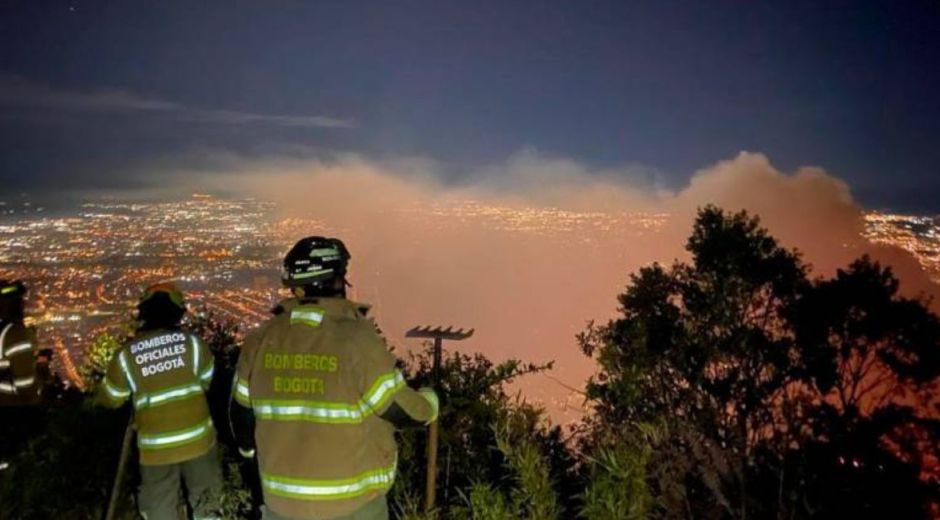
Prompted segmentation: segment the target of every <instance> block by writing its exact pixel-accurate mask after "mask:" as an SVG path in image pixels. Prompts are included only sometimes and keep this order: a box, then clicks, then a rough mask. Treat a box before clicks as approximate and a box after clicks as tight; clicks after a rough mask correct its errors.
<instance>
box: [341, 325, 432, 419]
mask: <svg viewBox="0 0 940 520" xmlns="http://www.w3.org/2000/svg"><path fill="white" fill-rule="evenodd" d="M370 332H371V334H364V335H363V337H361V338H360V341H359V342H358V343H359V344H360V345H361V354H362V362H363V365H362V379H361V383H360V384H361V388H362V402H363V403H364V404H365V405H366V406H367V407H368V408H369V409H370V410H372V411H373V412H374V413H375V414H376V415H378V416H379V417H381V418H382V419H384V420H386V421H388V422H390V423H392V424H393V425H394V426H396V427H399V428H402V427H407V426H420V425H422V424H430V423H432V422H434V421H435V420H437V414H438V408H439V404H438V398H437V395H436V394H435V393H434V391H433V390H431V389H429V388H422V389H421V390H414V389H412V388H411V387H409V386H408V385H407V384H406V383H405V378H404V377H403V376H402V373H401V371H400V370H398V368H397V367H396V366H395V356H393V355H392V353H391V352H389V351H388V349H387V348H386V347H385V343H384V342H383V341H382V340H381V338H379V337H378V335H377V334H375V333H374V332H372V331H370Z"/></svg>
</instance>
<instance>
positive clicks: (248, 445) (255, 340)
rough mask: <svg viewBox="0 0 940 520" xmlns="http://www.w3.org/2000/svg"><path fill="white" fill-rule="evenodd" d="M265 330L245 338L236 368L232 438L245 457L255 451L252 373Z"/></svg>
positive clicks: (233, 386) (230, 412)
mask: <svg viewBox="0 0 940 520" xmlns="http://www.w3.org/2000/svg"><path fill="white" fill-rule="evenodd" d="M263 329H264V327H262V328H261V329H258V330H256V331H255V332H253V333H251V334H249V335H248V337H246V338H245V342H244V344H243V345H242V349H241V353H240V354H239V356H238V365H237V366H236V368H235V381H234V382H233V383H232V396H231V403H230V405H229V418H230V421H231V424H230V426H231V428H232V437H233V438H234V439H235V443H236V444H237V445H238V449H239V451H240V452H241V454H242V455H244V456H250V455H252V454H253V453H254V449H255V414H254V410H252V406H251V385H250V383H251V371H252V365H253V364H254V358H255V354H256V352H257V349H258V347H259V345H260V343H261V341H260V339H261V335H262V334H263Z"/></svg>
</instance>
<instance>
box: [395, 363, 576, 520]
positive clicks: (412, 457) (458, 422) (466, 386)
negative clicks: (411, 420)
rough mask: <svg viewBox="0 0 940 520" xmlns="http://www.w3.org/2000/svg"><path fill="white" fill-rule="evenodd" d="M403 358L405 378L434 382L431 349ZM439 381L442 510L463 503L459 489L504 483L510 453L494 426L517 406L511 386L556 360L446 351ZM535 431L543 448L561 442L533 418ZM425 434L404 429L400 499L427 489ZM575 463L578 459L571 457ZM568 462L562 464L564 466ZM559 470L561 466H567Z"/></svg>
mask: <svg viewBox="0 0 940 520" xmlns="http://www.w3.org/2000/svg"><path fill="white" fill-rule="evenodd" d="M406 361H407V362H405V363H403V369H404V371H405V373H406V377H407V379H408V380H409V381H411V382H412V384H413V385H414V386H432V383H433V377H432V374H431V364H432V355H431V350H430V349H427V350H424V351H422V352H420V353H418V354H417V355H411V356H409V357H408V358H407V360H406ZM441 365H442V366H441V371H440V374H439V383H438V385H436V387H437V388H438V393H439V394H440V397H441V411H440V416H439V420H440V424H441V425H442V428H441V432H440V441H439V452H438V453H439V457H440V458H439V468H440V475H439V477H438V480H437V482H438V496H437V503H438V504H439V505H440V509H441V511H440V512H439V514H440V515H441V516H443V517H445V518H447V517H448V510H449V508H450V507H451V506H453V505H459V504H460V503H461V500H460V495H459V493H460V492H467V491H468V490H469V489H470V488H471V486H473V484H474V483H476V482H499V481H501V480H502V477H503V475H504V473H505V460H504V459H505V457H504V455H503V453H501V452H500V451H499V450H498V449H496V445H497V438H496V434H495V431H494V430H493V425H494V424H497V423H498V422H499V420H500V418H501V416H502V415H503V414H504V413H505V410H507V409H508V408H510V407H511V406H512V398H511V397H510V396H509V394H508V393H507V390H506V385H507V384H508V383H510V382H512V381H514V380H515V379H517V378H519V377H523V376H526V375H530V374H534V373H538V372H541V371H544V370H548V369H549V368H550V367H551V365H550V364H546V365H537V364H531V363H523V362H521V361H518V360H507V361H504V362H502V363H494V362H492V361H491V360H489V359H487V358H486V357H484V356H482V355H481V354H474V355H472V356H471V355H466V354H461V353H459V352H455V353H445V355H444V356H443V359H442V363H441ZM531 421H532V423H531V426H532V427H531V429H530V431H531V432H532V435H533V436H534V437H535V438H536V442H538V443H540V445H542V446H544V447H548V446H549V445H552V444H553V443H554V444H556V445H557V444H559V443H560V441H559V440H558V439H559V436H558V432H554V433H553V432H552V431H551V430H547V429H546V430H537V429H536V428H535V422H537V420H536V419H535V418H533V419H531ZM425 452H426V434H425V430H423V429H412V430H405V431H402V432H400V433H399V475H400V478H398V479H397V482H396V485H395V488H394V489H393V492H392V495H393V497H394V498H395V500H397V501H398V502H399V503H403V502H404V501H406V500H407V498H405V497H408V496H421V495H423V493H424V482H425V478H426V477H425V470H426V460H427V459H426V457H425ZM568 464H569V465H573V464H574V462H573V460H571V461H568ZM562 465H564V463H559V464H558V466H556V467H558V468H560V467H561V466H562ZM566 470H567V468H566V469H559V471H566Z"/></svg>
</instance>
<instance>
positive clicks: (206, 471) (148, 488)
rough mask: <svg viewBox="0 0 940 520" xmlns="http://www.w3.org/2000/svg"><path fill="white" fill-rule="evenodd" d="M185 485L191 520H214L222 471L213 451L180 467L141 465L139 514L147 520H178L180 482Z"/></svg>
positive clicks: (218, 500)
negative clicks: (191, 514) (191, 510)
mask: <svg viewBox="0 0 940 520" xmlns="http://www.w3.org/2000/svg"><path fill="white" fill-rule="evenodd" d="M181 480H182V482H183V483H185V484H186V491H187V492H188V495H189V502H190V505H191V506H192V508H193V520H200V519H217V518H221V517H220V516H219V502H220V500H221V498H222V472H221V463H220V461H219V456H218V451H217V449H216V448H212V449H211V450H209V453H206V454H205V455H203V456H201V457H197V458H195V459H192V460H187V461H185V462H180V463H179V464H167V465H165V466H143V465H142V466H140V493H139V495H138V497H137V501H138V506H139V508H140V514H141V516H143V517H144V518H145V519H146V520H179V514H178V509H177V507H178V506H179V497H180V481H181Z"/></svg>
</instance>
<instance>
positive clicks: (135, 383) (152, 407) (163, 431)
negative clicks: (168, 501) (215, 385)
mask: <svg viewBox="0 0 940 520" xmlns="http://www.w3.org/2000/svg"><path fill="white" fill-rule="evenodd" d="M213 366H214V365H213V359H212V355H211V354H210V353H209V350H208V349H207V348H206V346H205V344H204V343H203V342H202V341H201V340H200V339H199V338H198V337H197V336H195V335H193V334H190V333H188V332H185V331H182V330H179V329H168V330H155V331H148V332H146V333H142V334H138V335H136V336H135V337H134V338H132V339H131V340H130V341H129V342H128V343H127V344H125V345H124V346H123V347H122V348H121V349H120V350H118V352H117V354H116V355H115V356H114V359H113V360H112V361H111V364H110V366H109V367H108V373H107V375H105V378H104V381H102V387H103V388H104V390H103V393H102V396H103V397H104V398H105V404H106V405H110V406H112V407H118V406H120V405H121V404H123V403H124V402H125V401H127V400H128V399H130V400H131V401H132V403H133V405H134V422H135V423H136V425H137V446H138V447H139V448H140V463H141V464H143V465H146V466H155V465H164V464H176V463H179V462H183V461H187V460H191V459H194V458H196V457H199V456H201V455H204V454H206V453H207V452H208V451H209V450H210V449H211V448H212V447H213V446H214V445H215V430H214V428H213V426H212V419H211V418H210V416H209V407H208V404H207V402H206V394H205V392H206V390H207V389H208V388H209V383H210V382H211V381H212V373H213Z"/></svg>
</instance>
